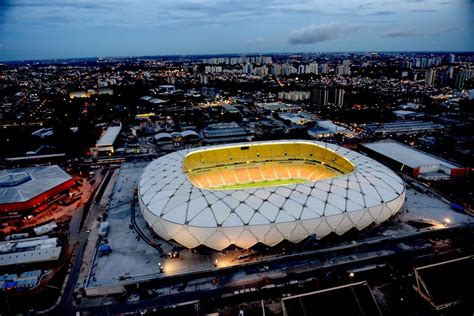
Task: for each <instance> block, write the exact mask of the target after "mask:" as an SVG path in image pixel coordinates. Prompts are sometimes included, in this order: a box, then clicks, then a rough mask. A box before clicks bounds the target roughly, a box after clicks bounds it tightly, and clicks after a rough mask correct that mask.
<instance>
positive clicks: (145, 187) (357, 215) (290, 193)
mask: <svg viewBox="0 0 474 316" xmlns="http://www.w3.org/2000/svg"><path fill="white" fill-rule="evenodd" d="M249 144H278V145H281V146H284V145H285V144H288V145H291V144H311V145H315V146H319V147H321V148H323V149H324V148H327V149H328V150H329V151H331V152H336V153H337V154H339V155H340V156H343V157H344V158H345V159H348V160H349V161H350V162H351V163H352V164H353V165H354V167H355V170H354V171H352V172H349V173H347V174H343V175H340V176H336V177H333V178H329V179H325V180H319V181H309V182H304V183H299V184H287V185H278V186H267V187H256V188H255V187H254V188H242V189H226V190H210V189H203V188H199V187H197V186H195V185H194V184H193V183H192V182H191V181H190V180H189V178H188V177H187V175H186V174H185V172H184V171H183V160H184V157H185V156H186V155H187V154H188V153H190V152H192V151H196V150H200V151H202V150H211V149H212V148H217V147H218V148H237V149H239V148H240V146H243V147H247V146H249ZM404 194H405V187H404V183H403V180H401V179H400V178H399V177H398V176H397V175H396V174H395V173H394V172H392V171H391V170H389V169H388V168H387V167H385V166H383V165H381V164H380V163H378V162H376V161H374V160H373V159H371V158H368V157H367V156H365V155H362V154H360V153H357V152H354V151H351V150H349V149H346V148H343V147H339V146H336V145H333V144H326V143H321V142H312V141H302V140H299V141H273V142H254V143H240V144H231V145H221V146H211V147H204V149H203V148H200V149H194V150H193V149H185V150H181V151H178V152H174V153H171V154H168V155H165V156H162V157H160V158H158V159H156V160H154V161H153V162H151V163H150V164H149V165H148V166H147V167H146V168H145V170H144V172H143V175H142V177H141V179H140V184H139V197H140V200H139V201H140V207H141V211H142V213H143V215H144V217H145V220H146V221H147V222H148V223H149V225H150V226H151V227H152V228H153V229H154V230H155V231H157V232H158V234H159V235H161V236H162V237H163V238H165V239H174V240H176V241H177V242H179V243H181V244H183V245H185V246H186V247H188V248H193V247H196V246H198V245H199V244H205V245H207V246H208V247H211V248H214V249H224V248H226V247H227V246H229V245H230V244H231V243H233V244H236V245H237V246H239V247H242V248H248V247H251V246H253V245H254V244H255V243H257V242H263V243H265V244H267V245H271V246H272V245H275V244H277V243H279V242H281V241H282V240H284V239H287V240H290V241H293V242H298V241H301V240H303V239H304V238H306V237H308V236H309V235H311V234H316V236H317V237H318V238H321V237H324V236H325V235H327V234H329V233H331V232H335V233H337V234H343V233H345V232H346V231H348V230H349V229H351V228H353V227H355V228H357V229H363V228H364V227H366V226H368V225H369V224H370V223H373V222H375V223H380V222H382V221H384V220H386V219H387V218H389V217H390V216H391V215H393V214H395V213H396V212H397V211H398V210H399V209H400V208H401V206H402V204H403V202H404Z"/></svg>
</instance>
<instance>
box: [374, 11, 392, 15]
mask: <svg viewBox="0 0 474 316" xmlns="http://www.w3.org/2000/svg"><path fill="white" fill-rule="evenodd" d="M392 14H395V12H394V11H377V12H373V13H370V15H392Z"/></svg>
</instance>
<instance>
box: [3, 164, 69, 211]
mask: <svg viewBox="0 0 474 316" xmlns="http://www.w3.org/2000/svg"><path fill="white" fill-rule="evenodd" d="M73 184H74V179H73V178H72V177H71V176H70V175H69V174H67V173H66V172H65V171H64V170H62V169H61V168H60V167H59V166H57V165H51V166H40V167H31V168H17V169H4V170H0V213H8V212H18V211H28V210H31V209H33V208H34V207H36V206H38V205H39V204H41V203H44V202H46V201H48V200H49V199H50V198H52V197H53V196H54V195H56V194H58V193H61V192H63V191H65V190H67V189H69V188H70V187H71V186H72V185H73Z"/></svg>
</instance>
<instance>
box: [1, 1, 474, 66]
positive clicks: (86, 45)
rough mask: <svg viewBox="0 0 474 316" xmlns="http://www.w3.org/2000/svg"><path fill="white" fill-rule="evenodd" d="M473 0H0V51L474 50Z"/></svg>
mask: <svg viewBox="0 0 474 316" xmlns="http://www.w3.org/2000/svg"><path fill="white" fill-rule="evenodd" d="M473 21H474V0H454V1H450V0H400V1H390V0H388V1H382V0H367V1H364V0H361V1H356V0H353V1H349V0H306V1H292V0H240V1H232V0H219V1H205V0H159V1H152V0H133V1H132V0H129V1H125V0H94V1H92V0H0V60H1V61H7V60H22V59H48V58H71V57H99V56H145V55H168V54H221V53H266V52H314V51H319V52H324V51H407V50H409V51H473V50H474V35H473V33H474V32H473V30H474V22H473Z"/></svg>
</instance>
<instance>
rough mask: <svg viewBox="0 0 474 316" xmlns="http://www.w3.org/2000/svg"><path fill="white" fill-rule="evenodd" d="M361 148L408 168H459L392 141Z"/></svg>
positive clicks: (365, 145)
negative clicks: (439, 166)
mask: <svg viewBox="0 0 474 316" xmlns="http://www.w3.org/2000/svg"><path fill="white" fill-rule="evenodd" d="M362 146H364V147H366V148H368V149H370V150H373V151H375V152H377V153H379V154H381V155H384V156H387V157H390V158H391V159H394V160H396V161H398V162H401V163H403V164H405V165H406V166H408V167H410V168H417V167H422V166H430V165H442V166H445V167H448V168H459V166H457V165H455V164H452V163H450V162H448V161H446V160H443V159H441V158H438V157H435V156H432V155H429V154H427V153H425V152H422V151H420V150H417V149H414V148H412V147H409V146H406V145H404V144H401V143H398V142H394V141H390V142H376V143H367V144H363V145H362Z"/></svg>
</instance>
